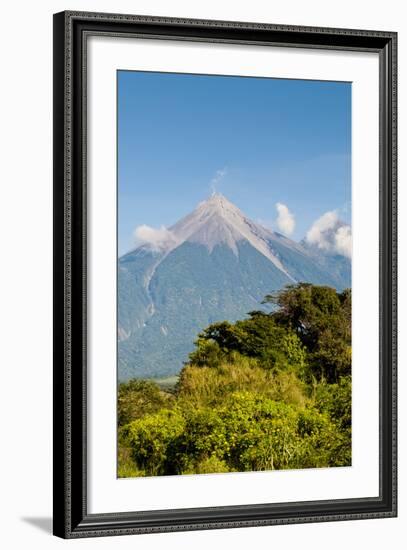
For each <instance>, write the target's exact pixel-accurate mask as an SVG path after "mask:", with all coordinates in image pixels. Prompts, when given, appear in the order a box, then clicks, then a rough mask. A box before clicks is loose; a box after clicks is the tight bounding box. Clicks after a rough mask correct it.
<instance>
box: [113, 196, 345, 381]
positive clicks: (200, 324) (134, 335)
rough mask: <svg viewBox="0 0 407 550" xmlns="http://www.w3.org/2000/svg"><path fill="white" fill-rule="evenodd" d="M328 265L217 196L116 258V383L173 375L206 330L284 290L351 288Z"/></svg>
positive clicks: (312, 253)
mask: <svg viewBox="0 0 407 550" xmlns="http://www.w3.org/2000/svg"><path fill="white" fill-rule="evenodd" d="M324 261H325V260H323V259H319V257H318V255H316V254H315V251H313V250H312V251H310V250H307V248H306V247H305V246H302V245H301V244H298V243H295V242H294V241H291V240H290V239H287V238H286V237H284V236H283V235H280V234H278V233H274V232H272V231H271V230H269V229H266V228H263V227H262V226H260V225H259V224H256V223H254V222H253V221H251V220H250V219H248V218H247V217H246V216H244V214H243V213H242V212H241V211H240V210H239V209H238V208H237V207H236V206H235V205H233V204H232V203H230V202H229V201H228V200H227V199H225V197H223V196H222V195H218V194H216V195H213V196H212V197H210V198H209V199H208V200H207V201H204V202H203V203H201V204H199V205H198V207H197V208H196V209H195V210H194V211H193V212H192V213H191V214H189V215H188V216H186V217H185V218H183V219H181V220H180V221H179V222H177V223H176V224H175V225H173V226H172V227H170V228H169V229H168V230H167V231H166V232H165V233H163V238H162V240H161V241H160V240H158V241H157V239H155V240H154V242H153V243H151V242H150V243H148V242H145V243H144V244H143V245H141V246H140V247H138V248H137V249H136V250H134V251H132V252H130V253H128V254H126V255H125V256H123V257H122V258H120V259H119V264H118V288H119V292H118V298H119V304H118V339H119V345H118V355H119V357H118V360H119V378H120V379H121V380H125V379H128V378H131V377H134V376H136V377H162V376H170V375H173V374H176V373H177V372H178V371H179V370H180V369H181V367H182V362H183V361H185V360H187V357H188V353H189V352H190V351H192V348H193V342H194V340H195V339H196V337H197V334H198V332H199V331H200V330H201V329H202V328H204V327H205V326H207V325H208V324H209V323H213V322H215V321H220V320H225V319H227V320H230V321H234V320H236V319H239V318H242V317H243V316H244V315H245V314H246V313H247V312H248V311H251V310H253V309H259V308H260V307H261V304H260V302H261V300H262V298H263V297H264V295H265V294H267V293H270V292H271V291H274V290H278V289H280V288H282V287H283V286H284V285H286V284H289V283H293V282H296V281H300V280H301V281H309V282H312V283H316V284H328V285H330V286H335V287H336V288H344V287H345V286H348V280H347V275H346V273H345V276H344V277H342V275H343V273H342V271H339V272H338V273H339V274H338V273H336V271H335V270H336V268H335V265H333V264H332V259H330V260H329V261H330V262H331V263H329V264H324ZM349 282H350V281H349Z"/></svg>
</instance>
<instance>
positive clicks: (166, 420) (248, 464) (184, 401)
mask: <svg viewBox="0 0 407 550" xmlns="http://www.w3.org/2000/svg"><path fill="white" fill-rule="evenodd" d="M264 302H265V303H268V304H270V305H271V306H272V311H271V312H270V313H265V312H264V311H253V312H251V313H250V314H249V317H248V318H247V319H245V320H241V321H237V322H236V323H229V322H226V321H224V322H220V323H214V324H212V325H210V326H208V327H207V328H206V329H205V330H203V331H202V332H201V333H200V334H199V335H198V339H197V341H196V342H195V350H194V351H193V352H192V353H191V354H190V356H189V360H188V362H187V363H186V364H185V365H184V367H183V369H182V370H181V373H180V376H179V378H178V380H177V381H175V380H174V379H171V381H165V380H164V381H160V384H157V383H155V382H153V381H146V380H130V381H129V382H126V383H122V384H120V387H119V395H118V424H119V458H118V462H119V471H118V475H119V477H131V476H155V475H175V474H201V473H216V472H219V473H221V472H234V471H238V472H242V471H255V470H273V469H292V468H297V469H299V468H318V467H329V466H349V465H350V464H351V293H350V291H349V290H345V291H343V292H342V293H338V292H336V291H335V290H334V289H332V288H330V287H326V286H315V285H311V284H306V283H299V284H297V285H290V286H287V287H285V289H283V290H282V291H280V292H279V293H277V294H272V295H268V296H266V297H265V300H264ZM175 382H176V383H175ZM174 383H175V386H174Z"/></svg>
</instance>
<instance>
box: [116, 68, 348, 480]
mask: <svg viewBox="0 0 407 550" xmlns="http://www.w3.org/2000/svg"><path fill="white" fill-rule="evenodd" d="M351 90H352V85H351V83H349V82H331V81H314V80H285V79H273V78H255V77H240V76H218V75H199V74H196V75H195V74H177V73H158V72H142V71H140V72H139V71H122V70H119V71H118V72H117V115H118V117H117V119H118V125H117V159H118V160H117V163H118V164H117V188H118V204H117V212H118V217H117V220H118V221H117V226H118V227H117V252H118V263H117V294H118V306H117V357H118V362H117V382H118V385H117V389H118V396H117V438H118V441H117V443H118V471H117V475H118V477H121V478H129V477H144V476H147V477H148V476H168V475H187V474H213V473H221V474H227V473H229V472H252V471H269V470H281V469H305V468H329V467H343V466H351V465H352V455H351V448H352V446H351V441H352V439H351V424H352V423H351V393H352V377H351V372H352V343H351V302H352V290H351V288H352V280H351V265H352V225H351V212H352V204H351Z"/></svg>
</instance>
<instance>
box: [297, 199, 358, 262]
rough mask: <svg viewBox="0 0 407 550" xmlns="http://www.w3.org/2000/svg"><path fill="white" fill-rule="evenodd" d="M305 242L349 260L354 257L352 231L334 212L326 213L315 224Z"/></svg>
mask: <svg viewBox="0 0 407 550" xmlns="http://www.w3.org/2000/svg"><path fill="white" fill-rule="evenodd" d="M305 240H306V241H307V242H308V243H309V244H312V245H314V246H316V247H318V248H320V249H321V250H324V251H326V252H330V253H332V254H340V255H341V256H346V257H347V258H351V256H352V230H351V228H350V226H349V225H346V224H345V223H343V222H341V220H340V219H339V217H338V213H337V212H336V211H334V210H332V211H330V212H325V214H323V215H322V216H321V217H320V218H318V219H317V220H316V221H315V222H314V223H313V225H312V227H311V228H310V229H309V231H308V232H307V235H306V237H305Z"/></svg>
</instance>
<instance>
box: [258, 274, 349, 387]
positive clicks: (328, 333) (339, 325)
mask: <svg viewBox="0 0 407 550" xmlns="http://www.w3.org/2000/svg"><path fill="white" fill-rule="evenodd" d="M264 302H265V303H271V304H273V305H275V306H277V307H278V310H277V311H276V312H274V313H273V314H272V317H273V319H274V320H275V321H276V322H277V323H278V324H279V325H280V326H285V327H287V328H289V329H292V330H294V331H295V333H296V334H297V335H298V337H299V338H300V340H301V342H302V344H303V345H304V346H305V348H306V349H307V351H308V363H309V366H310V370H311V372H312V374H313V376H315V377H316V378H317V379H319V380H321V379H323V378H325V379H327V380H328V381H329V382H336V381H337V380H338V379H339V378H340V377H341V376H346V375H349V374H350V372H351V359H352V357H351V292H350V290H349V289H347V290H344V291H343V292H342V293H338V292H336V290H335V289H333V288H330V287H326V286H315V285H311V284H309V283H299V284H298V285H289V286H287V287H286V288H285V289H284V290H282V291H280V292H278V293H276V294H271V295H267V296H266V298H265V299H264Z"/></svg>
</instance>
